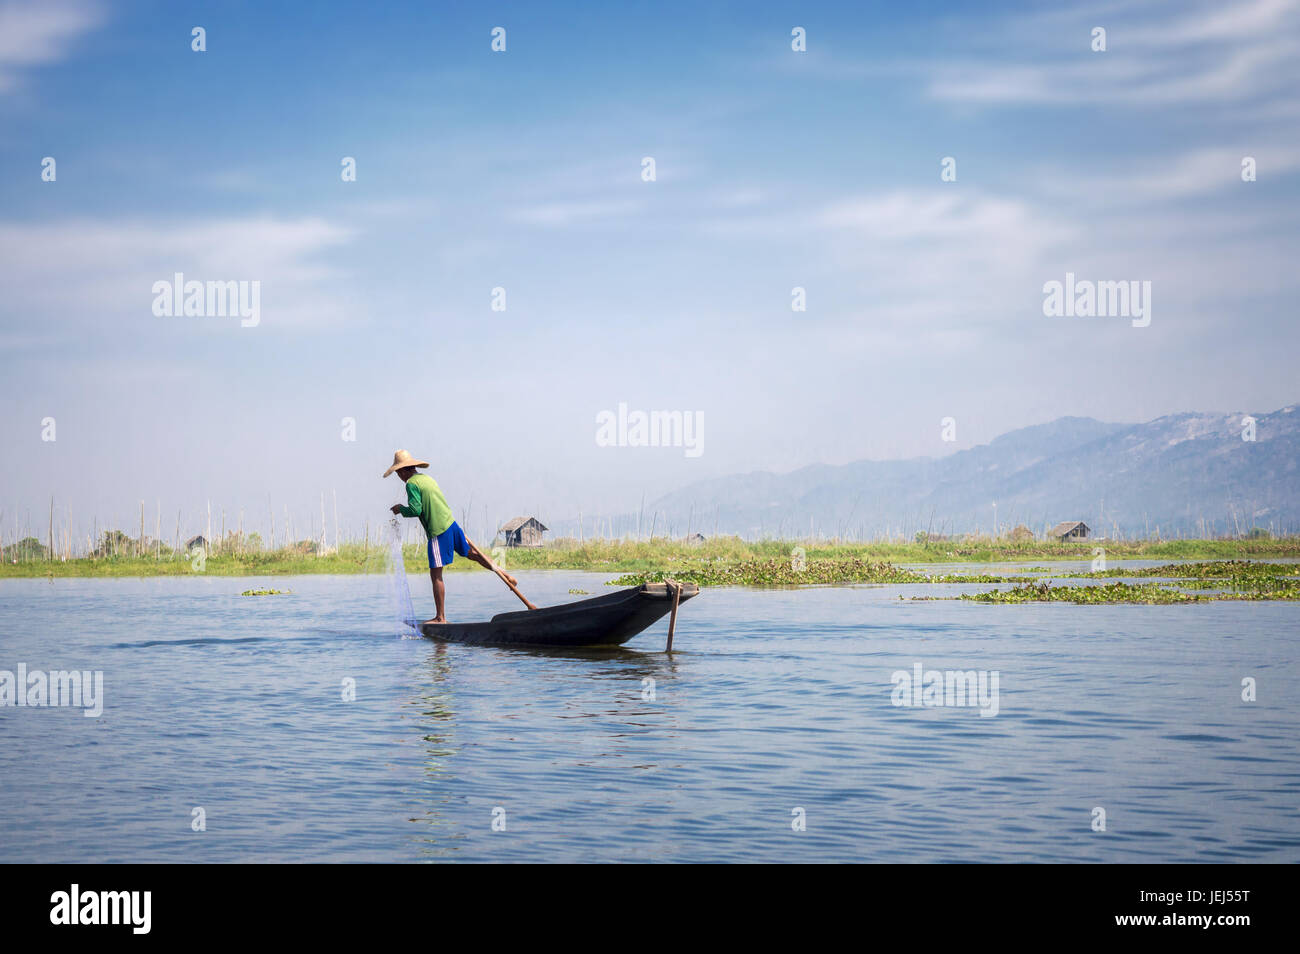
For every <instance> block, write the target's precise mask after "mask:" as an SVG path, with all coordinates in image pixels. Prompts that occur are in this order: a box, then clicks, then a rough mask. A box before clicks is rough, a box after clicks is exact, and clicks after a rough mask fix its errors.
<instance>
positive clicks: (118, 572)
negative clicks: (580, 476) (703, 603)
mask: <svg viewBox="0 0 1300 954" xmlns="http://www.w3.org/2000/svg"><path fill="white" fill-rule="evenodd" d="M1095 546H1104V547H1105V551H1106V557H1107V559H1108V560H1110V561H1115V560H1123V559H1182V560H1197V561H1201V562H1198V563H1195V564H1189V565H1182V566H1176V565H1175V566H1169V565H1166V566H1161V567H1157V568H1154V569H1146V570H1125V569H1122V568H1116V569H1112V570H1109V571H1106V572H1104V573H1098V574H1079V575H1081V576H1109V577H1113V576H1177V577H1183V578H1189V579H1190V578H1206V579H1221V580H1223V581H1224V583H1225V585H1227V586H1230V587H1235V588H1238V589H1241V590H1242V591H1249V592H1252V593H1270V592H1289V588H1288V587H1286V586H1281V585H1276V584H1278V583H1279V582H1280V581H1281V580H1283V579H1285V578H1290V577H1296V576H1300V568H1297V567H1276V566H1273V567H1271V568H1270V565H1269V564H1260V563H1255V562H1251V561H1250V560H1249V558H1251V557H1255V558H1261V557H1271V558H1277V557H1300V538H1296V537H1288V538H1280V539H1249V540H1246V539H1243V540H1172V541H1101V542H1094V541H1084V542H1081V543H1068V544H1066V543H1043V542H1037V541H1031V542H1026V543H1012V542H1010V541H1008V540H993V539H987V538H986V539H983V540H965V541H961V542H955V541H952V542H950V541H944V542H932V543H837V542H829V541H819V542H804V543H798V542H795V541H775V540H769V541H760V542H747V541H744V540H741V539H739V538H738V537H715V538H713V539H711V540H708V541H706V542H704V543H703V544H699V545H690V544H686V543H684V542H680V541H668V540H663V539H659V540H654V541H610V540H593V541H586V542H581V543H580V542H579V541H577V540H572V539H567V540H565V539H562V540H556V541H552V542H550V543H548V544H547V545H546V546H545V547H539V548H535V549H532V548H530V549H522V548H521V549H511V550H505V551H499V552H500V553H501V554H502V558H501V562H502V564H503V565H504V566H505V568H506V569H509V570H511V571H512V572H513V571H516V570H588V571H599V572H607V573H609V574H611V575H617V576H618V579H617V580H615V582H617V583H618V584H619V585H635V584H637V583H641V582H645V581H653V580H662V579H664V578H665V577H671V578H673V579H677V580H680V581H682V582H691V583H699V584H702V585H709V586H726V585H739V586H805V585H810V584H836V583H899V584H907V583H1000V582H1021V581H1023V580H1024V577H1023V576H1017V575H994V574H987V573H980V572H978V570H976V571H975V572H972V573H946V574H941V575H939V574H936V575H933V576H931V575H928V574H925V573H923V572H921V571H919V570H917V569H908V568H904V567H902V566H900V564H916V565H922V566H923V565H925V564H928V563H973V564H979V563H993V562H997V563H1003V562H1005V563H1025V564H1027V565H1026V566H1024V568H1023V569H1020V570H1018V571H1017V572H1020V573H1029V572H1043V570H1044V568H1043V567H1042V566H1041V565H1039V564H1041V562H1042V561H1044V560H1079V561H1091V560H1092V558H1093V552H1092V551H1093V548H1094V547H1095ZM797 550H802V560H803V567H804V568H803V569H795V566H796V565H797V564H796V556H797ZM403 560H404V562H405V565H406V569H407V571H408V572H411V573H424V572H427V563H426V558H425V548H424V546H423V545H420V544H411V545H408V546H406V547H405V548H404V549H403ZM1211 560H1217V561H1219V562H1208V561H1211ZM385 563H386V550H385V549H384V548H383V547H381V546H379V545H377V544H376V545H371V546H369V547H366V546H364V545H362V544H360V543H347V544H343V545H342V546H341V547H340V548H339V550H338V551H337V552H330V553H328V554H324V555H319V556H318V555H315V554H313V553H310V552H304V548H303V547H302V545H298V546H295V547H283V548H281V549H279V550H274V551H270V550H247V551H245V552H242V553H241V552H233V551H228V552H218V553H216V554H214V555H209V556H208V557H207V558H206V560H205V561H203V563H202V567H201V569H200V568H199V564H198V563H197V562H195V561H192V560H191V559H190V558H189V557H188V556H185V555H184V554H179V555H175V556H164V558H163V559H161V560H157V559H154V558H153V557H152V556H151V555H148V554H146V555H143V556H130V555H123V556H100V557H97V558H90V557H83V558H78V559H73V560H68V561H62V560H54V561H50V560H46V559H19V560H18V562H9V561H8V560H6V561H5V562H4V563H0V579H3V578H13V577H50V578H53V577H56V576H57V577H74V576H94V577H143V576H185V575H191V574H195V573H200V572H201V573H204V574H208V575H213V576H294V575H306V574H355V573H382V572H384V570H385ZM972 569H975V568H972ZM448 571H449V572H452V573H464V572H467V573H476V572H484V571H482V570H481V569H480V568H479V567H478V566H477V565H476V564H474V563H472V562H471V561H469V560H457V561H456V562H455V563H454V564H453V565H452V566H451V567H449V568H448ZM1270 580H1271V581H1273V583H1269V582H1268V581H1270ZM1053 598H1055V597H1053ZM1279 598H1286V599H1289V598H1291V597H1289V596H1283V597H1279ZM1004 601H1007V602H1010V601H1011V600H1004ZM1022 601H1023V600H1022Z"/></svg>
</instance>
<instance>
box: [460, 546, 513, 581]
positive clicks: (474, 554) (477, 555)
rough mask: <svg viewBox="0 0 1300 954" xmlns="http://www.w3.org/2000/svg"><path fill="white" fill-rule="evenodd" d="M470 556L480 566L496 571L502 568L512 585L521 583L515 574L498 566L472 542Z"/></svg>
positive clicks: (502, 573) (503, 574) (502, 572)
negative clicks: (512, 574)
mask: <svg viewBox="0 0 1300 954" xmlns="http://www.w3.org/2000/svg"><path fill="white" fill-rule="evenodd" d="M469 558H470V559H471V560H473V561H474V562H475V563H477V564H478V565H479V566H481V567H483V568H484V569H485V570H492V571H494V572H495V571H498V570H500V572H501V575H502V576H504V577H505V578H506V579H507V580H509V581H510V585H511V586H518V585H519V581H518V580H516V579H515V578H514V577H513V576H511V575H510V574H509V573H507V572H506V571H505V570H502V569H501V567H499V566H497V565H496V564H495V563H493V562H492V561H491V560H490V559H488V558H487V557H486V556H484V555H483V553H482V551H480V550H479V548H478V547H476V546H474V544H472V543H471V544H470V545H469Z"/></svg>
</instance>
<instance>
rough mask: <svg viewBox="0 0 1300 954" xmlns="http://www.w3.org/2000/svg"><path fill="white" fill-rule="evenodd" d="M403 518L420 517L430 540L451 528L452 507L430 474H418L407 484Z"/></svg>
mask: <svg viewBox="0 0 1300 954" xmlns="http://www.w3.org/2000/svg"><path fill="white" fill-rule="evenodd" d="M401 514H402V516H403V517H419V518H420V523H422V524H424V532H425V533H427V534H428V535H429V539H430V540H432V539H433V538H434V537H436V536H438V535H439V534H441V533H442V532H443V531H444V530H446V529H447V528H448V527H450V526H451V522H452V521H451V506H450V505H449V504H448V503H447V498H446V497H444V496H443V495H442V488H441V487H439V486H438V482H437V481H436V480H434V479H433V478H432V477H430V476H429V475H428V474H416V475H415V476H414V477H412V478H411V479H410V480H408V481H407V482H406V506H405V507H403V508H402V510H401Z"/></svg>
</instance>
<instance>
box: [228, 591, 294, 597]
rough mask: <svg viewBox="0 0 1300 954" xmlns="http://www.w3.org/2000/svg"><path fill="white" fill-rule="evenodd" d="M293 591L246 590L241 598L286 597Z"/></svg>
mask: <svg viewBox="0 0 1300 954" xmlns="http://www.w3.org/2000/svg"><path fill="white" fill-rule="evenodd" d="M292 592H293V590H244V592H242V593H240V594H239V595H240V596H284V595H286V594H289V593H292Z"/></svg>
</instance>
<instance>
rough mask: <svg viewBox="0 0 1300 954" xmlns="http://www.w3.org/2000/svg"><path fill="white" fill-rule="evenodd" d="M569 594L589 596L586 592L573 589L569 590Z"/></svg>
mask: <svg viewBox="0 0 1300 954" xmlns="http://www.w3.org/2000/svg"><path fill="white" fill-rule="evenodd" d="M569 592H570V593H572V594H573V595H574V596H589V595H590V594H589V593H588V592H587V591H586V590H574V589H571V590H569Z"/></svg>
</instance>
